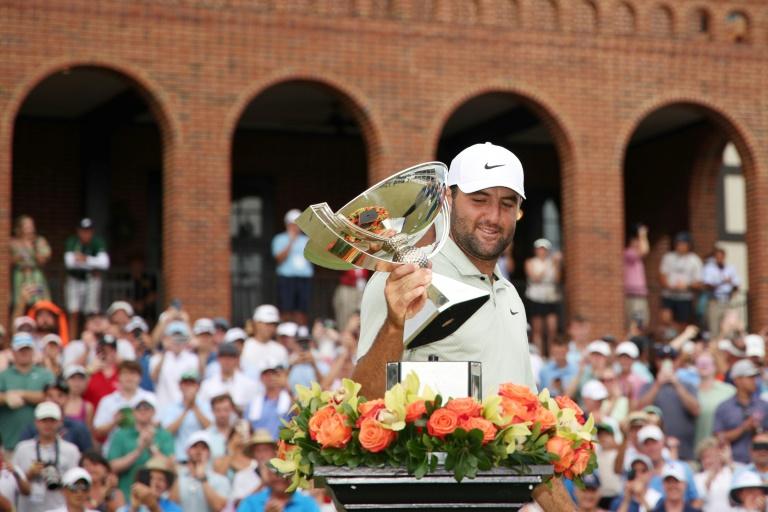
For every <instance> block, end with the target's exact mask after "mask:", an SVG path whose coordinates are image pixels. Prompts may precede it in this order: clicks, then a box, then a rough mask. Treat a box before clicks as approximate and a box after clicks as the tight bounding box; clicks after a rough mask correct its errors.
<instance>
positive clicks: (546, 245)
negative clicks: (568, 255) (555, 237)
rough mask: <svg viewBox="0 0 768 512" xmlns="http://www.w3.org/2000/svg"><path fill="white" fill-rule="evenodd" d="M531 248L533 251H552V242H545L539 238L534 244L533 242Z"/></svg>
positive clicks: (545, 240)
mask: <svg viewBox="0 0 768 512" xmlns="http://www.w3.org/2000/svg"><path fill="white" fill-rule="evenodd" d="M533 248H534V249H546V250H548V251H551V250H552V242H550V241H549V240H547V239H546V238H539V239H538V240H536V241H535V242H533Z"/></svg>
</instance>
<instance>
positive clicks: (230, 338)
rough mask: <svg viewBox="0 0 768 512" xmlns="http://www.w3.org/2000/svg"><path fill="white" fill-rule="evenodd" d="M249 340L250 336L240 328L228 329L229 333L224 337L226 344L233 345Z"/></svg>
mask: <svg viewBox="0 0 768 512" xmlns="http://www.w3.org/2000/svg"><path fill="white" fill-rule="evenodd" d="M247 339H248V334H247V333H246V332H245V331H244V330H242V329H241V328H239V327H233V328H231V329H228V330H227V333H226V334H225V335H224V343H233V342H235V341H237V340H243V341H245V340H247Z"/></svg>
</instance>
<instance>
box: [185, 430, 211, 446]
mask: <svg viewBox="0 0 768 512" xmlns="http://www.w3.org/2000/svg"><path fill="white" fill-rule="evenodd" d="M197 443H205V445H206V446H207V447H208V449H209V450H210V449H211V436H210V434H208V432H206V431H205V430H198V431H196V432H193V433H192V434H191V435H190V436H189V437H188V438H187V442H186V444H185V445H184V449H185V450H189V449H190V448H192V447H193V446H195V445H196V444H197Z"/></svg>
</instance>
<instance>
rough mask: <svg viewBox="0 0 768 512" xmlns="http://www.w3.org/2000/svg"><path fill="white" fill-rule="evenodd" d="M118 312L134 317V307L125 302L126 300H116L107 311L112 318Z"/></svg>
mask: <svg viewBox="0 0 768 512" xmlns="http://www.w3.org/2000/svg"><path fill="white" fill-rule="evenodd" d="M118 311H124V312H125V314H126V315H128V316H133V315H134V312H133V306H131V305H130V303H128V302H126V301H124V300H116V301H115V302H113V303H112V304H110V305H109V308H108V309H107V316H112V315H114V314H115V313H117V312H118Z"/></svg>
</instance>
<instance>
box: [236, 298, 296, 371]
mask: <svg viewBox="0 0 768 512" xmlns="http://www.w3.org/2000/svg"><path fill="white" fill-rule="evenodd" d="M253 320H254V324H255V325H254V331H255V332H254V334H253V338H248V339H247V340H246V341H245V345H244V346H243V353H242V356H241V358H240V366H241V368H242V369H243V371H244V372H245V374H246V375H247V376H249V377H250V378H252V379H254V380H259V379H260V378H261V371H262V370H263V369H264V368H273V367H275V366H284V367H287V366H288V351H287V350H286V349H285V347H284V346H282V345H281V344H280V343H278V342H276V341H274V339H273V338H274V336H275V331H276V330H277V324H278V323H279V322H280V312H279V311H278V310H277V308H276V307H275V306H273V305H271V304H262V305H261V306H259V307H257V308H256V310H255V311H254V313H253Z"/></svg>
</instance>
